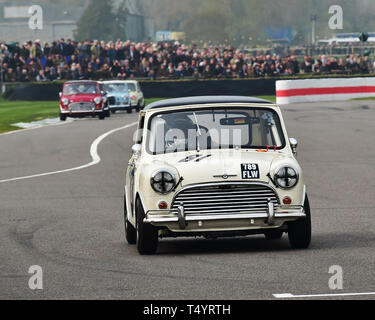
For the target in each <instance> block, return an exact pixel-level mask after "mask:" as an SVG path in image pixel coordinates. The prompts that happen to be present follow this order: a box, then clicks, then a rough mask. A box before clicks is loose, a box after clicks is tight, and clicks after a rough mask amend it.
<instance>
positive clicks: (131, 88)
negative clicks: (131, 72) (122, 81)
mask: <svg viewBox="0 0 375 320" xmlns="http://www.w3.org/2000/svg"><path fill="white" fill-rule="evenodd" d="M128 87H129V90H130V91H137V88H136V87H135V84H134V83H128Z"/></svg>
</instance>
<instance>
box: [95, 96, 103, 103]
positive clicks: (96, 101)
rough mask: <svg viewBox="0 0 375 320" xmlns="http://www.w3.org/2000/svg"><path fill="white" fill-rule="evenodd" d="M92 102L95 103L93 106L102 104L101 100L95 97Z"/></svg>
mask: <svg viewBox="0 0 375 320" xmlns="http://www.w3.org/2000/svg"><path fill="white" fill-rule="evenodd" d="M94 102H95V104H100V103H101V102H102V98H100V97H96V98H95V99H94Z"/></svg>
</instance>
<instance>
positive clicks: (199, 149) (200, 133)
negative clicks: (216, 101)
mask: <svg viewBox="0 0 375 320" xmlns="http://www.w3.org/2000/svg"><path fill="white" fill-rule="evenodd" d="M193 115H194V120H195V125H196V126H197V136H198V139H197V152H200V151H201V148H200V145H199V138H200V137H201V136H202V132H201V129H200V127H199V123H198V119H197V115H196V114H195V112H193Z"/></svg>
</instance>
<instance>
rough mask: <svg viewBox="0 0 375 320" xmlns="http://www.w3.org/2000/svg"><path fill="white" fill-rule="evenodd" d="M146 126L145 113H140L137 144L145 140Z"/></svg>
mask: <svg viewBox="0 0 375 320" xmlns="http://www.w3.org/2000/svg"><path fill="white" fill-rule="evenodd" d="M144 127H145V115H140V116H139V121H138V129H137V133H136V139H135V140H136V141H135V143H136V144H142V142H143V129H144Z"/></svg>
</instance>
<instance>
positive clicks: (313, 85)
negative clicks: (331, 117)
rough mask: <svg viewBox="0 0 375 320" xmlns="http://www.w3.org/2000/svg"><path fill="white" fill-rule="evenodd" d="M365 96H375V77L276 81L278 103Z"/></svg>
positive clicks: (335, 99) (349, 98)
mask: <svg viewBox="0 0 375 320" xmlns="http://www.w3.org/2000/svg"><path fill="white" fill-rule="evenodd" d="M364 97H375V78H337V79H334V78H330V79H306V80H280V81H277V82H276V102H277V104H290V103H299V102H317V101H340V100H341V101H342V100H351V99H354V98H364Z"/></svg>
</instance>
